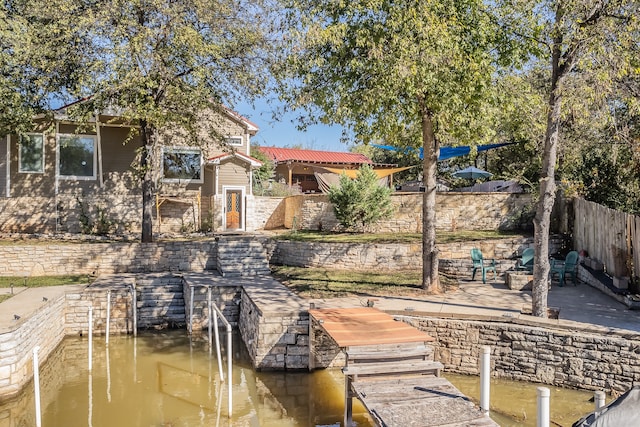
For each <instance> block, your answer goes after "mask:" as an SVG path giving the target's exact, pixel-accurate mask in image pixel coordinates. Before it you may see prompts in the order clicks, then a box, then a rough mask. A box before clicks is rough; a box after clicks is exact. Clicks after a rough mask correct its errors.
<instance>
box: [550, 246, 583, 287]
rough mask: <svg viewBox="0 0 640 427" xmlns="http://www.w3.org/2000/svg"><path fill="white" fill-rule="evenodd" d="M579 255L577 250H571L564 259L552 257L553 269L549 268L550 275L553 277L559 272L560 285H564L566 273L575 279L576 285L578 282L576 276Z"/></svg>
mask: <svg viewBox="0 0 640 427" xmlns="http://www.w3.org/2000/svg"><path fill="white" fill-rule="evenodd" d="M578 256H579V254H578V252H577V251H571V252H569V253H568V254H567V257H566V258H565V259H564V261H560V260H556V259H553V258H551V270H549V277H550V278H553V275H554V274H557V275H558V276H559V280H560V283H559V284H558V286H563V285H564V276H565V275H566V274H569V275H570V276H571V280H573V284H574V285H577V284H578V281H577V278H576V271H577V270H578Z"/></svg>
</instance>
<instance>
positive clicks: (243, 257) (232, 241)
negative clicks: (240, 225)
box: [216, 236, 271, 277]
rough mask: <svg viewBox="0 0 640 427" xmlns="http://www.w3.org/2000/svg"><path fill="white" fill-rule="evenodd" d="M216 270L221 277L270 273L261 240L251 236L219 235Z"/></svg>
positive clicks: (265, 251)
mask: <svg viewBox="0 0 640 427" xmlns="http://www.w3.org/2000/svg"><path fill="white" fill-rule="evenodd" d="M217 241H218V253H217V260H216V261H217V262H216V265H217V266H218V271H219V272H220V275H222V276H223V277H240V276H264V275H269V274H271V270H270V269H269V259H268V256H267V250H266V249H265V247H264V244H263V242H262V241H261V240H260V239H257V238H255V237H252V236H246V237H245V236H220V237H219V238H218V239H217Z"/></svg>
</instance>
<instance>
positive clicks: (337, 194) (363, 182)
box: [328, 165, 393, 232]
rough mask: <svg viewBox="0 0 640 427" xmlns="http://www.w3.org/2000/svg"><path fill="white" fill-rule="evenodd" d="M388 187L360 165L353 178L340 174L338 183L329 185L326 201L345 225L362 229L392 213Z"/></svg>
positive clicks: (365, 166) (372, 172)
mask: <svg viewBox="0 0 640 427" xmlns="http://www.w3.org/2000/svg"><path fill="white" fill-rule="evenodd" d="M390 196H391V190H390V189H389V188H388V187H385V186H382V185H380V183H379V178H378V175H377V174H376V173H375V171H374V170H373V168H372V167H371V166H369V165H363V166H362V167H361V168H360V169H359V170H358V173H357V175H356V177H355V178H354V179H351V178H349V177H347V175H345V174H342V175H341V176H340V184H339V185H332V186H331V187H330V188H329V193H328V197H329V201H330V202H331V203H332V204H333V210H334V212H335V214H336V218H337V219H338V221H339V222H340V225H342V226H343V227H344V228H346V229H348V230H350V229H357V230H360V231H363V232H364V231H365V230H366V229H367V228H368V227H369V226H371V225H373V224H375V223H376V222H377V221H378V220H381V219H386V218H390V217H391V215H392V214H393V205H392V204H391V197H390Z"/></svg>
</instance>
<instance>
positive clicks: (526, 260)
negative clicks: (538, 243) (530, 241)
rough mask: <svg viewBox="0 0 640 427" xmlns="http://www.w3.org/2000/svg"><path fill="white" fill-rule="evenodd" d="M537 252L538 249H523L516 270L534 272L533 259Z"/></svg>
mask: <svg viewBox="0 0 640 427" xmlns="http://www.w3.org/2000/svg"><path fill="white" fill-rule="evenodd" d="M535 254H536V251H535V249H533V248H526V249H525V250H523V251H522V255H521V256H520V259H519V260H518V265H517V266H516V270H524V271H528V272H530V273H533V259H534V257H535Z"/></svg>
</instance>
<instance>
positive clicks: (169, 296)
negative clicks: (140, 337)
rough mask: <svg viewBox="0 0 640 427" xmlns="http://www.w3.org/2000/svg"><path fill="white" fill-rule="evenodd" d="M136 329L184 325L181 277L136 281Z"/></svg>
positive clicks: (160, 277)
mask: <svg viewBox="0 0 640 427" xmlns="http://www.w3.org/2000/svg"><path fill="white" fill-rule="evenodd" d="M136 308H137V316H138V329H165V328H183V327H185V326H186V324H187V321H186V311H185V304H184V295H183V286H182V278H180V277H173V276H166V277H162V276H159V277H154V278H150V279H144V280H138V281H137V282H136Z"/></svg>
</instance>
